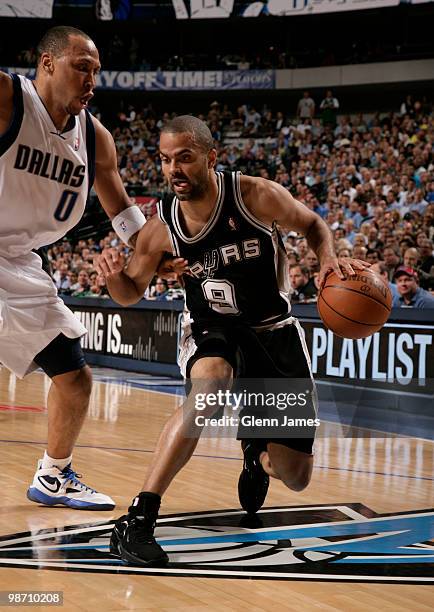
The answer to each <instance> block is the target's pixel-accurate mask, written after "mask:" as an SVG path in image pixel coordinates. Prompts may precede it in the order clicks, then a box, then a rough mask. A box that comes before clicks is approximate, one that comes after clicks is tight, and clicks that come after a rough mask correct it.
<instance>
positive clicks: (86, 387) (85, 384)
mask: <svg viewBox="0 0 434 612" xmlns="http://www.w3.org/2000/svg"><path fill="white" fill-rule="evenodd" d="M53 384H55V385H56V388H57V389H58V390H59V391H60V392H61V393H66V394H68V396H69V397H74V398H78V397H80V398H81V399H83V400H85V399H88V398H89V397H90V394H91V391H92V372H91V369H90V368H89V366H85V367H83V368H80V369H79V370H74V371H72V372H65V373H64V374H59V375H58V376H54V377H53Z"/></svg>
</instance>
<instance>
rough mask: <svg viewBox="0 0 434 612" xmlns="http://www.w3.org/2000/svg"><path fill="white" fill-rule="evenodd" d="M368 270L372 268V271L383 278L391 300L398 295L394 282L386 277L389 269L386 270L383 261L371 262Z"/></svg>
mask: <svg viewBox="0 0 434 612" xmlns="http://www.w3.org/2000/svg"><path fill="white" fill-rule="evenodd" d="M370 270H372V271H373V272H376V273H377V274H379V275H380V276H381V277H382V278H383V280H384V282H385V283H386V284H387V286H388V287H389V289H390V292H391V294H392V300H393V298H395V297H399V294H398V289H397V287H396V285H395V283H391V282H389V278H388V273H389V271H388V268H387V266H386V264H385V263H384V262H383V261H379V262H378V263H374V264H372V266H371V267H370Z"/></svg>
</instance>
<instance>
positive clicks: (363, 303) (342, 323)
mask: <svg viewBox="0 0 434 612" xmlns="http://www.w3.org/2000/svg"><path fill="white" fill-rule="evenodd" d="M391 307H392V294H391V292H390V289H389V287H388V286H387V285H386V284H385V282H384V281H383V279H382V278H381V276H379V275H378V274H376V273H375V272H373V271H372V270H369V269H367V270H363V271H357V274H356V275H355V276H347V275H346V276H345V278H344V279H340V278H339V277H338V276H337V274H336V273H335V272H331V273H330V274H328V276H327V277H326V280H325V283H324V286H323V288H322V289H321V291H320V294H319V297H318V312H319V315H320V317H321V319H322V321H323V323H324V325H325V326H326V327H327V328H328V329H330V330H331V331H332V332H333V333H334V334H336V335H337V336H340V337H341V338H351V339H354V340H356V339H358V338H366V337H367V336H370V335H371V334H374V333H375V332H376V331H378V330H379V329H381V328H382V327H383V325H384V324H385V322H386V321H387V319H388V317H389V314H390V310H391Z"/></svg>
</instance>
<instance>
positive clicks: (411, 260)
mask: <svg viewBox="0 0 434 612" xmlns="http://www.w3.org/2000/svg"><path fill="white" fill-rule="evenodd" d="M400 244H401V243H400ZM403 263H404V266H407V268H414V269H415V270H416V271H417V268H418V264H419V252H418V250H417V249H415V248H414V247H411V248H409V249H406V250H405V251H404V257H403Z"/></svg>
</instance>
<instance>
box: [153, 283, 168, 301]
mask: <svg viewBox="0 0 434 612" xmlns="http://www.w3.org/2000/svg"><path fill="white" fill-rule="evenodd" d="M168 297H169V291H168V285H167V281H166V280H164V278H160V277H158V278H157V279H156V281H155V285H154V287H151V291H150V295H149V297H148V299H149V300H157V301H159V302H161V301H163V302H164V301H166V300H167V299H168Z"/></svg>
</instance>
